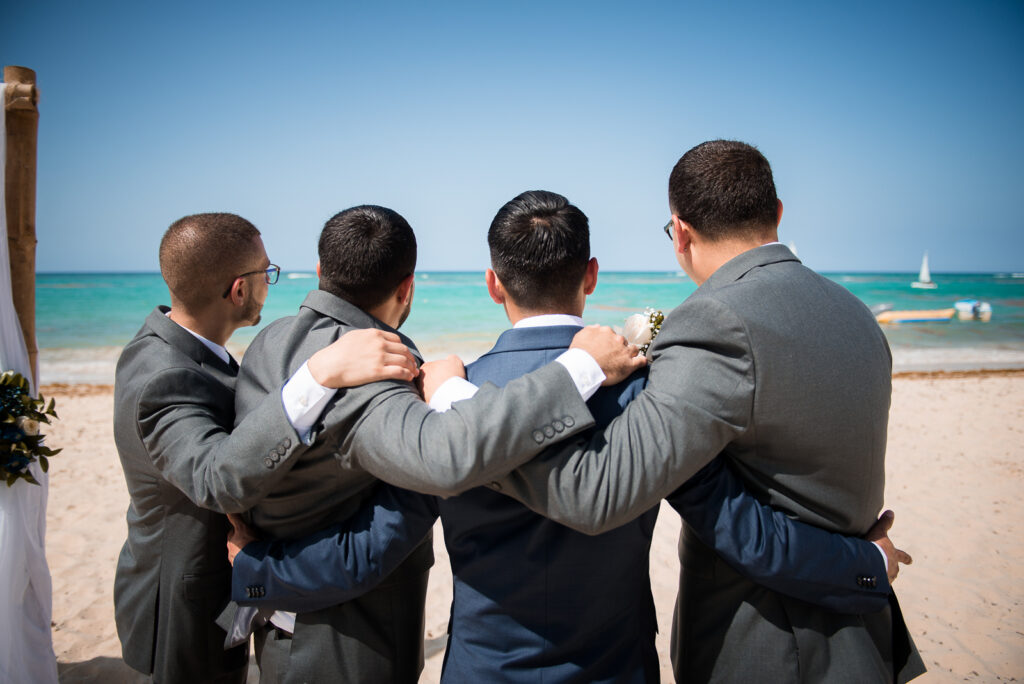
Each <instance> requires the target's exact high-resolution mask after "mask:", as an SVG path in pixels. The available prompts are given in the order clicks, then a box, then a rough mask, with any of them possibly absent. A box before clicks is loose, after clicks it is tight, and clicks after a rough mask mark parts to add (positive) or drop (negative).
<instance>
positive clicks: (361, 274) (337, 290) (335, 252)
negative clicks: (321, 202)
mask: <svg viewBox="0 0 1024 684" xmlns="http://www.w3.org/2000/svg"><path fill="white" fill-rule="evenodd" d="M319 253H320V289H321V290H324V291H326V292H330V293H331V294H333V295H335V296H337V297H341V298H342V299H344V300H346V301H348V302H350V303H352V304H355V305H356V306H358V307H359V308H360V309H363V310H364V311H365V310H368V309H372V308H373V307H375V306H377V305H378V304H380V303H381V302H383V301H384V300H385V299H387V298H388V296H389V295H390V294H391V293H393V292H394V291H395V289H396V288H397V287H398V286H399V285H400V284H401V282H402V281H403V280H404V279H405V278H407V277H408V276H410V275H412V273H413V272H414V271H415V270H416V235H415V234H414V233H413V232H412V227H411V226H409V222H408V221H406V220H405V219H404V218H402V216H401V214H399V213H398V212H396V211H394V210H392V209H388V208H386V207H378V206H375V205H371V204H365V205H361V206H358V207H352V208H351V209H346V210H345V211H342V212H338V213H337V214H335V215H334V216H332V217H331V218H330V219H328V221H327V223H326V224H324V229H323V232H321V233H320V245H319Z"/></svg>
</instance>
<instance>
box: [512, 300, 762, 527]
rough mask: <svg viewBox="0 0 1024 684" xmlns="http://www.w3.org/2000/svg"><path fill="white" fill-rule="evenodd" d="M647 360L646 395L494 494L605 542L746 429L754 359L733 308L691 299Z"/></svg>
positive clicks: (665, 326) (532, 465)
mask: <svg viewBox="0 0 1024 684" xmlns="http://www.w3.org/2000/svg"><path fill="white" fill-rule="evenodd" d="M650 355H651V357H650V358H651V365H650V367H649V368H650V371H649V379H648V384H647V388H646V389H645V390H644V391H643V392H642V393H641V394H640V395H639V396H638V397H637V398H636V399H635V400H634V401H632V402H631V403H630V404H629V406H627V407H626V410H625V411H623V413H622V415H620V416H619V417H617V418H616V419H614V420H613V421H612V422H611V423H610V424H609V425H608V426H607V427H606V428H605V429H604V430H603V431H600V432H596V433H594V434H593V435H591V436H589V437H587V438H583V439H578V440H573V441H572V442H570V443H567V444H566V445H564V446H563V445H558V446H556V447H554V448H553V449H551V450H549V451H548V452H546V453H545V454H544V455H543V456H542V457H541V458H539V459H536V460H534V461H531V462H529V463H526V464H525V465H523V466H520V467H519V468H518V469H517V470H516V471H515V472H513V473H511V474H510V475H509V477H507V478H505V479H504V480H502V481H500V482H499V483H498V487H496V488H500V490H501V491H503V492H504V493H506V494H509V495H510V496H512V497H514V498H516V499H518V500H519V501H521V502H523V503H524V504H526V505H527V506H528V507H530V508H531V509H533V510H534V511H537V512H538V513H540V514H541V515H544V516H547V517H548V518H551V519H552V520H555V521H557V522H559V523H562V524H564V525H567V526H569V527H572V528H574V529H576V530H579V531H581V532H585V533H587V534H599V533H601V532H604V531H606V530H610V529H614V528H616V527H619V526H620V525H623V524H625V523H627V522H629V521H630V520H633V519H634V518H636V517H637V516H639V515H641V514H642V513H643V512H645V511H647V510H649V509H650V508H651V507H653V506H655V505H657V504H658V503H659V502H660V501H661V499H663V498H664V497H666V496H667V495H668V494H670V493H671V492H672V491H674V490H675V489H676V488H677V487H679V485H681V484H682V483H683V482H686V480H688V479H689V478H690V477H692V476H693V475H694V474H695V473H696V472H697V471H699V470H700V469H701V468H703V467H704V466H705V465H707V464H708V463H709V462H710V461H711V460H712V459H713V458H714V457H715V456H716V455H718V453H719V452H721V451H722V450H723V449H724V448H725V446H726V445H727V444H728V443H729V442H730V441H732V440H733V439H734V438H735V437H736V436H737V435H739V434H742V433H743V432H744V431H745V430H746V429H747V428H748V427H749V425H750V422H751V415H752V411H753V395H754V373H753V359H752V357H751V352H750V349H749V345H748V344H747V338H746V334H745V331H744V327H743V323H742V321H740V320H739V318H738V317H737V316H736V315H735V314H733V313H732V312H731V311H730V310H729V309H728V307H726V306H724V305H722V304H720V303H718V302H717V301H715V300H714V299H712V298H710V297H691V298H690V299H688V300H687V301H686V302H684V303H683V304H682V305H680V306H679V307H678V308H677V309H676V310H675V311H673V312H672V314H670V315H669V316H668V317H667V318H666V319H665V323H664V324H663V326H662V329H661V333H660V334H659V335H658V338H657V339H656V340H655V343H654V345H653V346H652V348H651V351H650ZM524 377H526V378H529V377H530V376H529V375H527V376H524Z"/></svg>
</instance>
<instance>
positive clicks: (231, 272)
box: [160, 212, 262, 311]
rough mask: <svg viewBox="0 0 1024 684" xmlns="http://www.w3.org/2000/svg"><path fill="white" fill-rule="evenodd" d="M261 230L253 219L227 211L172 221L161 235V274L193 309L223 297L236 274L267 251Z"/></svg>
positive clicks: (174, 293)
mask: <svg viewBox="0 0 1024 684" xmlns="http://www.w3.org/2000/svg"><path fill="white" fill-rule="evenodd" d="M259 235H260V231H258V230H256V226H254V225H252V224H251V223H250V222H249V221H246V220H245V219H244V218H242V217H241V216H236V215H235V214H228V213H223V212H221V213H207V214H192V215H191V216H185V217H183V218H180V219H178V220H177V221H175V222H174V223H172V224H171V226H170V227H169V228H168V229H167V232H166V233H164V236H163V239H161V240H160V275H162V276H163V278H164V282H166V283H167V287H168V289H169V290H170V291H171V297H172V298H173V299H174V300H177V302H179V303H180V304H182V305H183V306H185V307H186V308H188V309H191V310H193V311H199V310H202V309H203V308H205V307H206V306H208V305H209V304H210V303H211V302H213V301H215V300H217V299H219V298H221V294H222V293H223V292H224V288H225V287H227V286H228V285H230V284H231V281H232V278H235V277H237V276H238V275H240V274H242V273H245V272H246V271H251V270H252V269H253V268H254V265H253V262H254V259H255V258H258V257H260V256H262V254H261V250H260V248H259V246H258V245H257V244H256V238H257V237H259Z"/></svg>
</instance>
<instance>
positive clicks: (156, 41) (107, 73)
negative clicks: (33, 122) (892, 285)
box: [0, 0, 1024, 272]
mask: <svg viewBox="0 0 1024 684" xmlns="http://www.w3.org/2000/svg"><path fill="white" fill-rule="evenodd" d="M0 62H2V63H3V64H7V65H10V64H18V65H23V66H28V67H30V68H33V69H35V70H36V71H37V73H38V81H39V85H40V89H41V102H40V111H41V117H40V133H39V172H38V173H39V177H38V198H37V199H38V209H37V233H38V237H39V249H38V260H37V267H38V270H40V271H65V270H73V271H110V270H117V271H147V270H156V269H157V258H156V252H157V245H158V243H159V239H160V236H161V234H162V233H163V231H164V230H165V229H166V227H167V226H168V225H169V224H170V223H171V222H172V221H173V220H174V219H176V218H178V217H180V216H182V215H185V214H189V213H194V212H198V211H233V212H236V213H239V214H241V215H243V216H245V217H247V218H249V219H250V220H252V221H253V222H254V223H255V224H256V225H257V226H258V227H259V228H260V229H261V231H262V232H263V234H264V241H265V243H266V245H267V249H268V252H269V254H270V257H271V259H272V260H273V261H275V262H276V263H278V264H280V265H282V266H284V267H285V268H286V269H309V268H312V266H313V265H314V263H315V261H316V239H317V236H318V234H319V231H320V228H321V227H322V226H323V222H324V221H325V220H326V219H327V218H328V217H330V216H331V215H332V214H334V213H335V212H337V211H339V210H341V209H344V208H346V207H348V206H352V205H354V204H362V203H373V204H383V205H386V206H390V207H392V208H394V209H396V210H398V211H399V212H400V213H402V214H403V215H404V216H405V217H406V218H408V219H409V221H410V223H412V225H413V228H414V229H415V230H416V233H417V236H418V238H419V245H420V250H419V253H420V258H419V269H420V270H481V269H483V268H485V267H486V265H487V249H486V229H487V226H488V224H489V223H490V220H491V218H492V217H493V215H494V213H495V211H496V210H497V209H498V207H499V206H500V205H501V204H502V203H503V202H505V201H507V200H508V199H511V198H512V197H513V196H515V195H516V194H518V193H519V192H521V191H523V190H528V189H537V188H541V189H547V190H553V191H556V192H560V193H562V194H564V195H566V196H568V197H569V198H570V199H571V200H572V201H573V202H574V203H576V204H577V205H578V206H579V207H580V208H581V209H583V211H584V212H586V213H587V215H588V216H589V217H590V220H591V232H592V238H591V242H592V250H593V253H594V255H595V256H597V257H598V259H599V260H600V261H601V264H602V268H604V269H608V270H674V269H675V268H676V266H675V262H674V261H673V259H672V255H671V251H670V250H669V249H668V243H667V241H666V240H665V237H664V234H663V233H662V232H661V230H660V227H661V226H662V225H663V224H664V222H665V221H666V220H667V218H668V205H667V199H666V194H667V193H666V186H667V179H668V174H669V171H670V170H671V168H672V166H673V164H674V163H675V161H676V160H677V159H678V158H679V156H680V155H681V154H682V153H683V152H685V151H686V150H687V149H689V148H690V147H692V146H693V145H695V144H697V143H699V142H701V141H703V140H707V139H710V138H718V137H724V138H735V139H740V140H745V141H748V142H751V143H754V144H756V145H757V146H758V147H759V148H760V149H761V150H762V152H764V153H765V155H766V156H767V157H768V159H769V160H770V161H771V162H772V166H773V168H774V170H775V179H776V185H777V186H778V190H779V196H780V198H781V199H782V200H783V203H784V205H785V215H784V217H783V222H782V226H781V230H780V234H781V238H782V240H783V241H786V242H789V241H794V242H795V243H796V244H797V247H798V250H799V253H800V256H801V258H802V259H803V260H804V261H805V263H807V264H808V265H809V266H811V267H812V268H815V269H817V270H820V271H844V270H859V271H915V270H916V269H917V266H918V264H919V262H920V259H921V254H922V252H924V251H925V250H928V251H929V253H930V258H931V265H932V270H933V272H943V271H1024V230H1022V229H1024V220H1022V218H1021V211H1020V210H1019V209H1018V206H1019V198H1020V195H1021V193H1022V188H1024V165H1022V160H1024V136H1022V135H1021V127H1022V113H1024V3H1020V2H1017V1H1012V2H983V1H982V2H955V3H948V2H928V3H925V2H915V3H908V2H867V3H802V4H798V3H765V2H750V3H746V2H716V3H688V2H673V3H645V2H637V3H633V4H630V5H628V6H627V5H626V4H625V3H604V2H581V3H554V2H537V3H533V2H516V3H509V4H507V5H499V4H497V3H478V2H473V3H471V2H466V3H441V2H432V3H422V2H421V3H411V2H410V3H405V2H378V3H344V2H319V3H318V2H308V3H291V4H289V5H287V6H286V5H285V3H277V2H275V3H263V2H244V3H242V2H239V3H227V2H203V3H189V2H177V3H159V4H158V3H144V2H122V3H115V2H105V3H102V2H96V3H93V2H89V3H87V2H60V3H58V2H48V1H46V0H40V1H35V2H21V3H8V7H6V8H5V9H4V11H3V13H2V16H0Z"/></svg>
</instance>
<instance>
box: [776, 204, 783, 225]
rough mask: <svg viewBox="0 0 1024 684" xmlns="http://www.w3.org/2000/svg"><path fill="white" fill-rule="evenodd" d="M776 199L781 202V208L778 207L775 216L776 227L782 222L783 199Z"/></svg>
mask: <svg viewBox="0 0 1024 684" xmlns="http://www.w3.org/2000/svg"><path fill="white" fill-rule="evenodd" d="M775 201H776V202H778V203H779V208H778V209H777V211H778V214H777V215H776V217H775V227H776V228H778V227H779V224H780V223H782V200H775Z"/></svg>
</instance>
